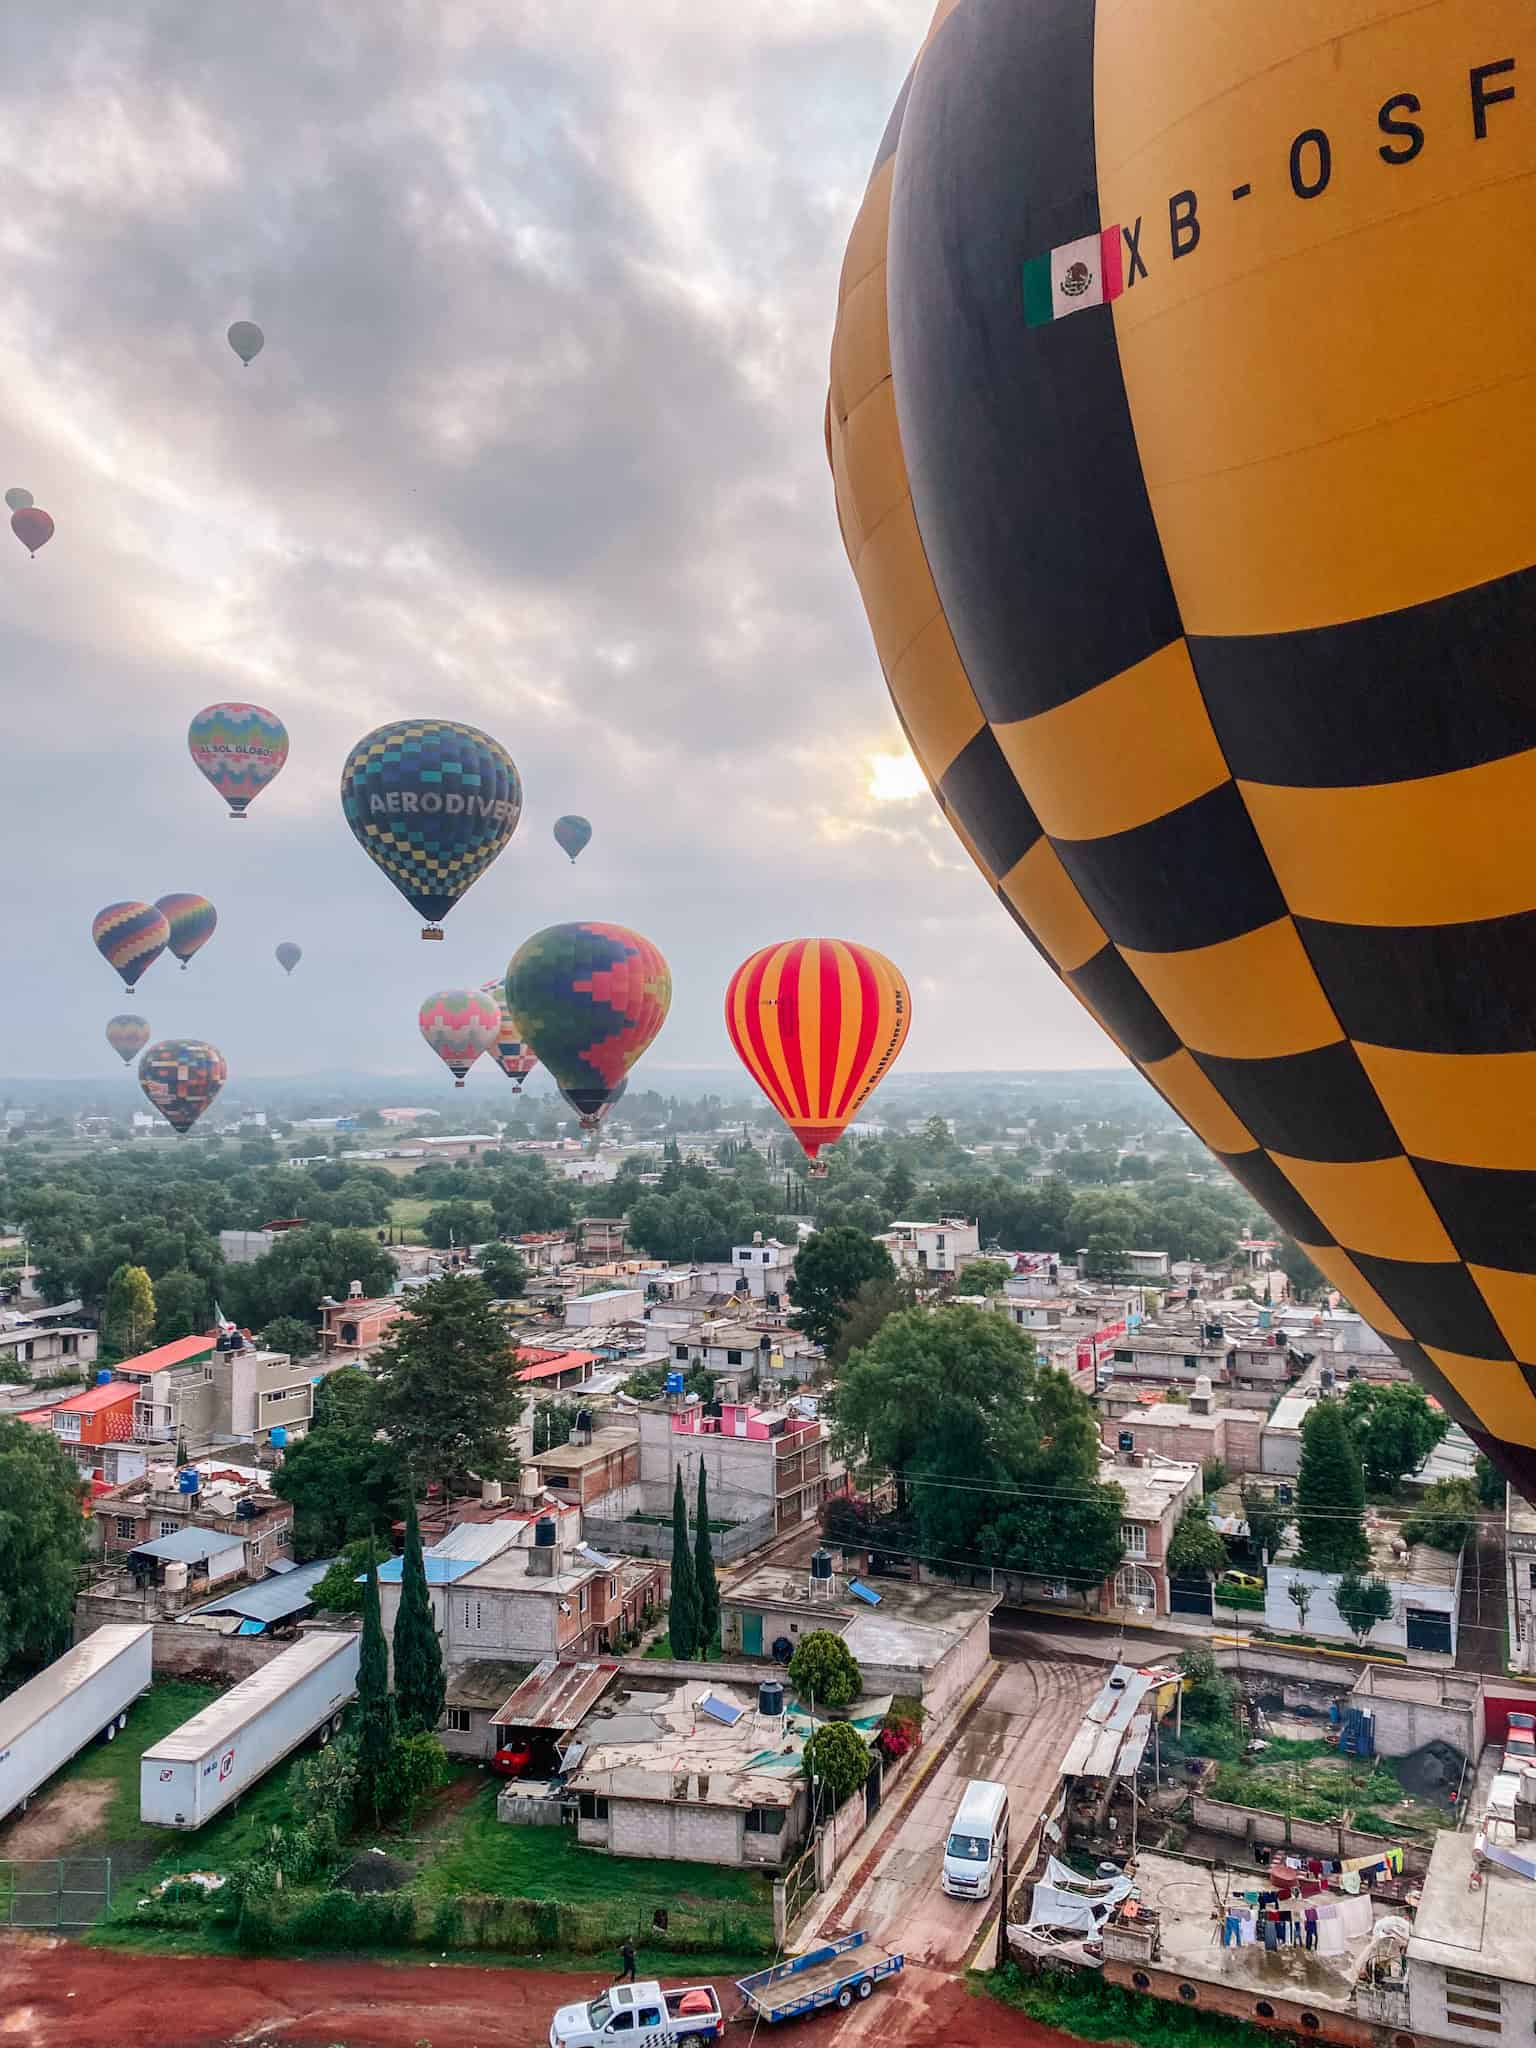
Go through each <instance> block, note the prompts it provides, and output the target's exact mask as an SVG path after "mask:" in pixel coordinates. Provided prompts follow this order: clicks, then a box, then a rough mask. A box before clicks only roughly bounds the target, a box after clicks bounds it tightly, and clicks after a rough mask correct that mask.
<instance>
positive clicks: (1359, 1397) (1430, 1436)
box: [1344, 1380, 1451, 1492]
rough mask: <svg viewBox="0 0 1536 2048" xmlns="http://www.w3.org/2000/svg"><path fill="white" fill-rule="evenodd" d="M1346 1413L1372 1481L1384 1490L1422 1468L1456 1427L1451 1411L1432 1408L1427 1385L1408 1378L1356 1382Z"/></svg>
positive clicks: (1348, 1396) (1346, 1402)
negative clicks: (1443, 1412) (1382, 1382)
mask: <svg viewBox="0 0 1536 2048" xmlns="http://www.w3.org/2000/svg"><path fill="white" fill-rule="evenodd" d="M1344 1414H1345V1416H1346V1418H1347V1420H1348V1422H1349V1425H1350V1427H1351V1429H1353V1430H1354V1432H1355V1443H1356V1445H1357V1447H1358V1449H1359V1452H1360V1463H1361V1465H1362V1467H1363V1468H1364V1471H1365V1479H1366V1484H1367V1485H1368V1486H1370V1487H1372V1488H1374V1489H1376V1490H1377V1491H1379V1492H1388V1491H1391V1490H1392V1489H1394V1488H1395V1487H1396V1486H1397V1485H1398V1483H1399V1481H1401V1480H1402V1479H1403V1478H1405V1477H1406V1475H1407V1474H1408V1473H1410V1472H1417V1471H1418V1469H1419V1467H1420V1466H1421V1465H1422V1464H1423V1462H1424V1460H1425V1459H1426V1458H1427V1457H1428V1456H1429V1454H1430V1452H1431V1451H1432V1450H1433V1449H1434V1448H1435V1446H1436V1444H1438V1443H1439V1442H1440V1440H1441V1438H1442V1437H1443V1436H1444V1435H1445V1433H1446V1431H1447V1430H1448V1429H1449V1428H1450V1426H1451V1421H1450V1417H1449V1416H1448V1415H1440V1414H1436V1412H1435V1410H1434V1409H1433V1408H1431V1407H1430V1405H1429V1402H1428V1401H1427V1400H1426V1399H1425V1397H1424V1391H1423V1389H1422V1388H1421V1387H1415V1386H1411V1385H1410V1384H1409V1383H1408V1382H1407V1381H1406V1380H1389V1381H1388V1382H1387V1383H1386V1384H1385V1385H1383V1386H1377V1385H1373V1384H1372V1383H1371V1382H1370V1381H1369V1380H1354V1381H1352V1382H1351V1384H1350V1387H1349V1390H1348V1392H1347V1393H1346V1394H1345V1396H1344Z"/></svg>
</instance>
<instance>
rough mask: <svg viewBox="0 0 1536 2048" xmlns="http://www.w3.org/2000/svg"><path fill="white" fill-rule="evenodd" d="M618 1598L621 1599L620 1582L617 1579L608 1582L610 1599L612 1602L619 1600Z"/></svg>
mask: <svg viewBox="0 0 1536 2048" xmlns="http://www.w3.org/2000/svg"><path fill="white" fill-rule="evenodd" d="M618 1597H619V1582H618V1580H617V1579H610V1580H609V1581H608V1598H609V1599H610V1600H617V1599H618Z"/></svg>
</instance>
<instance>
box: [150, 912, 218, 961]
mask: <svg viewBox="0 0 1536 2048" xmlns="http://www.w3.org/2000/svg"><path fill="white" fill-rule="evenodd" d="M155 908H156V910H163V911H164V912H165V921H166V923H167V924H168V925H169V926H170V928H171V937H170V948H171V951H172V952H173V953H174V954H175V955H176V958H177V959H178V960H179V961H180V962H181V971H182V973H183V974H185V973H186V971H187V962H188V961H189V960H190V959H191V958H192V955H193V954H194V953H196V952H199V951H200V950H201V949H202V948H203V947H204V946H206V945H207V943H208V941H209V940H210V939H211V938H212V937H213V933H214V927H215V926H216V925H217V923H218V921H219V913H218V912H217V911H216V910H215V909H214V907H213V905H212V904H211V903H210V902H209V901H208V898H207V897H206V896H188V895H184V894H180V893H173V894H172V895H169V896H157V897H156V898H155Z"/></svg>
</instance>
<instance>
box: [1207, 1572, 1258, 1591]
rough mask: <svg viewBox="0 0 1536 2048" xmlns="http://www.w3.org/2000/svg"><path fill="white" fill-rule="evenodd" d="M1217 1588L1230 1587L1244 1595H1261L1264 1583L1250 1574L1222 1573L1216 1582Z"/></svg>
mask: <svg viewBox="0 0 1536 2048" xmlns="http://www.w3.org/2000/svg"><path fill="white" fill-rule="evenodd" d="M1216 1583H1217V1585H1218V1586H1232V1587H1235V1588H1237V1589H1238V1590H1240V1591H1242V1592H1244V1593H1262V1592H1263V1590H1264V1581H1263V1580H1262V1579H1260V1578H1255V1576H1254V1574H1253V1573H1252V1572H1223V1573H1222V1574H1221V1577H1220V1578H1219V1579H1218V1580H1217V1581H1216Z"/></svg>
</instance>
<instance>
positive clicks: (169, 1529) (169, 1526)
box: [157, 1522, 181, 1536]
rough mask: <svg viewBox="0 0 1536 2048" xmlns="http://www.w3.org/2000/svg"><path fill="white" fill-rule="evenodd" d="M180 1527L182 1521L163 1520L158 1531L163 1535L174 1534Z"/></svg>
mask: <svg viewBox="0 0 1536 2048" xmlns="http://www.w3.org/2000/svg"><path fill="white" fill-rule="evenodd" d="M180 1527H181V1524H180V1522H162V1523H161V1524H160V1527H159V1530H158V1532H157V1533H158V1534H159V1535H161V1536H174V1535H175V1534H176V1531H177V1530H178V1529H179V1528H180Z"/></svg>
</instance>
